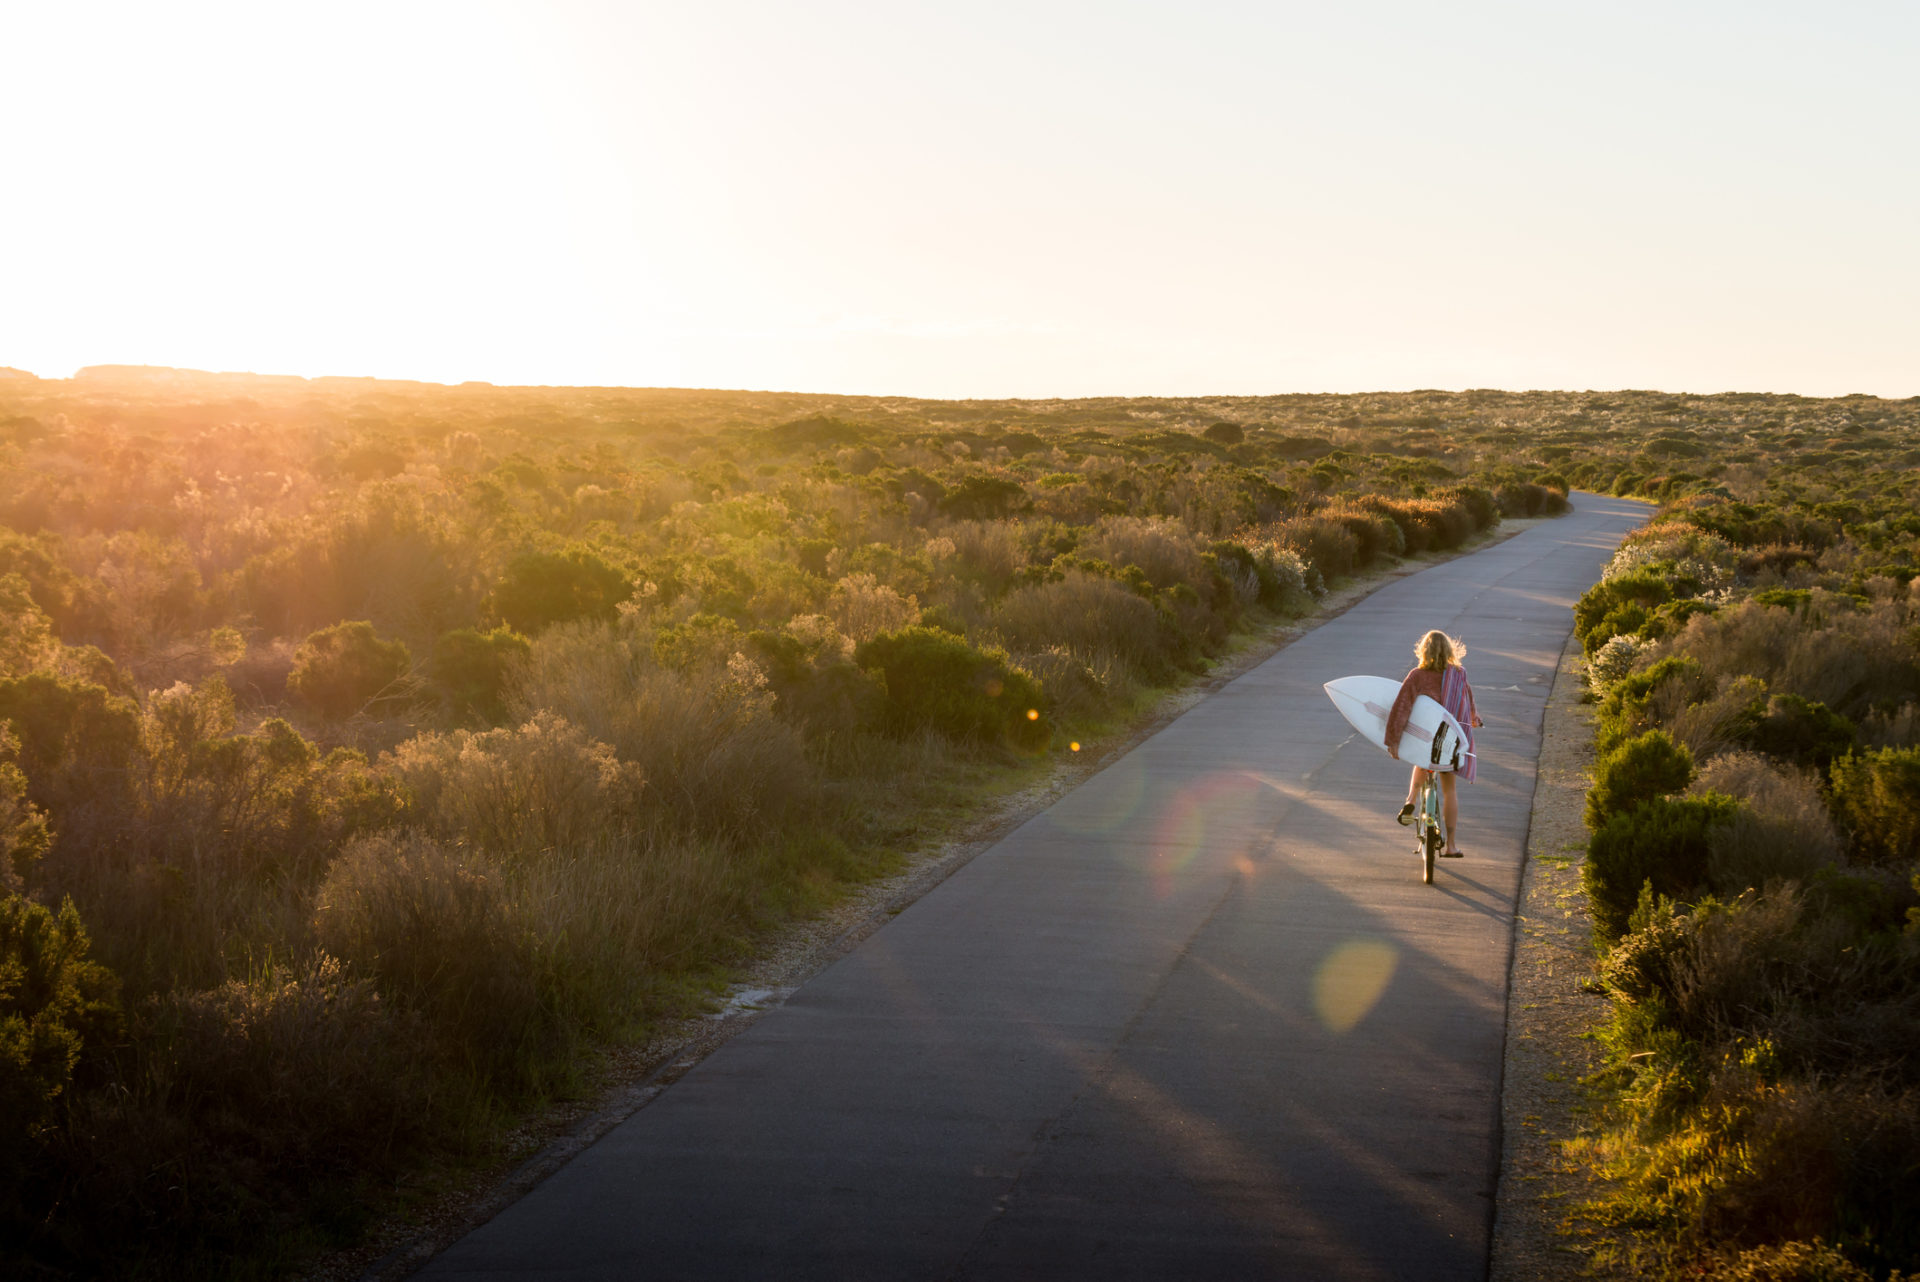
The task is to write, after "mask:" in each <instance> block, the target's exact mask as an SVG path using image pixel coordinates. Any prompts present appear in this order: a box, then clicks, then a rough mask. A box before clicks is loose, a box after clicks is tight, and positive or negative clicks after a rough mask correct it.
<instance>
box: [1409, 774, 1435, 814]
mask: <svg viewBox="0 0 1920 1282" xmlns="http://www.w3.org/2000/svg"><path fill="white" fill-rule="evenodd" d="M1431 773H1432V772H1431V771H1428V770H1422V769H1421V768H1420V767H1419V766H1415V767H1414V768H1413V777H1412V778H1411V779H1408V780H1407V804H1408V805H1409V806H1411V805H1412V804H1413V794H1414V793H1416V792H1419V791H1420V785H1421V784H1422V783H1423V782H1425V780H1426V777H1427V776H1428V775H1429V774H1431Z"/></svg>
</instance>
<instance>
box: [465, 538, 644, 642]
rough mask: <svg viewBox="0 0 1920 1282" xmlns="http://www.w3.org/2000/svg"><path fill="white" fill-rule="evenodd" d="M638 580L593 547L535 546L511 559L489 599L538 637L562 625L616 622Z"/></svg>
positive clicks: (510, 622)
mask: <svg viewBox="0 0 1920 1282" xmlns="http://www.w3.org/2000/svg"><path fill="white" fill-rule="evenodd" d="M632 595H633V584H632V582H631V581H629V579H628V577H627V576H626V575H625V574H623V573H622V572H621V571H620V570H618V569H617V568H615V567H614V566H612V565H609V564H608V563H607V562H606V561H605V560H604V559H603V558H602V557H601V556H600V555H599V554H598V553H597V552H594V551H593V550H592V549H591V548H586V547H581V546H579V545H578V544H575V545H573V546H571V547H567V548H565V549H563V550H561V551H557V552H555V551H540V550H529V551H525V552H520V553H518V554H516V555H515V556H514V557H513V559H512V560H510V561H508V562H507V567H506V571H505V573H504V574H502V575H501V577H500V581H499V582H498V583H496V584H494V586H493V592H492V594H491V595H490V596H489V597H488V602H489V604H490V605H491V606H492V608H493V612H494V613H495V614H496V615H498V616H499V617H500V618H501V619H502V620H503V621H504V622H505V623H506V625H507V626H508V627H509V628H512V629H513V630H514V631H515V632H518V633H520V634H522V635H523V636H533V635H535V634H536V633H538V632H539V631H540V630H541V629H543V628H548V627H551V626H553V625H554V624H556V623H571V622H574V621H575V620H598V621H599V622H602V623H611V622H612V621H613V618H614V616H615V614H616V612H617V611H618V608H619V605H620V603H621V602H622V601H625V600H627V599H628V598H629V597H630V596H632Z"/></svg>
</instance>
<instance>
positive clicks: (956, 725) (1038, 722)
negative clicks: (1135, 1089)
mask: <svg viewBox="0 0 1920 1282" xmlns="http://www.w3.org/2000/svg"><path fill="white" fill-rule="evenodd" d="M853 658H854V662H855V663H858V664H859V665H860V666H861V667H864V668H875V669H878V670H879V672H880V673H881V675H882V677H883V678H884V679H885V681H886V687H887V703H886V714H885V715H886V726H887V729H888V730H889V731H891V732H892V733H894V734H896V735H906V734H916V733H919V732H921V731H926V730H931V731H933V732H935V733H937V734H941V735H945V736H947V737H948V738H950V739H960V740H972V741H978V742H987V743H1007V744H1011V745H1015V746H1019V747H1025V748H1031V747H1037V746H1039V745H1040V744H1043V743H1045V742H1046V738H1047V735H1048V734H1049V729H1048V724H1047V720H1046V712H1047V708H1046V699H1045V696H1044V694H1043V692H1042V691H1041V689H1040V683H1039V682H1037V681H1035V680H1034V679H1033V677H1032V676H1031V675H1029V674H1028V673H1027V672H1025V671H1023V670H1022V669H1020V668H1017V667H1014V666H1013V664H1012V661H1011V660H1010V659H1008V657H1007V652H1006V651H1005V650H1002V649H1000V648H999V647H997V646H993V647H988V648H985V649H977V648H975V647H974V646H972V645H969V644H968V643H967V641H966V640H965V639H964V638H961V637H957V636H955V635H953V634H952V633H951V632H943V631H941V630H940V629H939V628H922V627H915V628H903V629H901V630H900V631H898V632H884V633H882V634H880V635H879V636H877V637H875V638H873V640H871V641H868V642H865V643H864V644H862V645H861V646H860V647H859V649H857V650H855V651H854V655H853Z"/></svg>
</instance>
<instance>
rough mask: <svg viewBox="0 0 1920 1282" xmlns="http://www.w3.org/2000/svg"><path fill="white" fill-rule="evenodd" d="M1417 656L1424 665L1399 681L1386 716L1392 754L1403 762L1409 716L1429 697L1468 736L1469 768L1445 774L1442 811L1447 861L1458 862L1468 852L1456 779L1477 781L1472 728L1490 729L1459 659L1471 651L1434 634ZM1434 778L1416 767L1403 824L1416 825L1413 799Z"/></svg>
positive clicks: (1417, 650)
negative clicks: (1401, 747)
mask: <svg viewBox="0 0 1920 1282" xmlns="http://www.w3.org/2000/svg"><path fill="white" fill-rule="evenodd" d="M1414 655H1415V656H1416V657H1417V658H1418V659H1419V660H1420V665H1419V666H1418V667H1416V668H1414V669H1413V671H1411V672H1409V673H1407V676H1406V679H1405V680H1404V681H1402V682H1401V683H1400V697H1399V698H1397V699H1395V700H1394V701H1393V709H1392V711H1390V712H1389V713H1388V714H1387V751H1388V752H1390V753H1392V754H1393V758H1394V760H1395V761H1398V760H1399V759H1400V751H1399V744H1400V736H1401V734H1403V733H1404V732H1405V731H1406V728H1407V718H1408V717H1409V716H1411V715H1412V713H1413V701H1414V700H1415V699H1417V698H1419V697H1420V696H1421V695H1423V694H1424V695H1426V696H1427V697H1428V698H1430V699H1432V700H1433V701H1434V702H1435V703H1438V704H1439V705H1440V706H1441V707H1443V708H1445V709H1446V710H1447V711H1448V712H1450V713H1452V714H1453V717H1454V720H1456V721H1458V722H1459V723H1460V726H1461V728H1462V729H1463V730H1465V731H1466V732H1467V752H1468V753H1469V755H1468V757H1467V760H1466V764H1465V765H1464V766H1462V767H1461V768H1460V769H1459V770H1448V771H1443V772H1442V773H1441V775H1440V796H1441V805H1442V812H1443V814H1444V816H1445V819H1446V824H1447V858H1449V859H1458V858H1459V857H1460V856H1461V854H1462V853H1463V852H1462V851H1461V849H1460V827H1459V823H1458V818H1459V813H1460V807H1459V804H1458V802H1457V801H1456V799H1455V797H1454V782H1453V781H1454V776H1455V775H1463V776H1465V777H1466V780H1467V782H1468V783H1472V782H1473V764H1474V759H1473V757H1472V755H1470V754H1471V753H1472V752H1473V727H1475V726H1479V725H1485V724H1486V723H1485V722H1483V721H1481V720H1480V716H1479V714H1478V713H1477V712H1475V711H1474V707H1473V687H1472V686H1470V685H1468V684H1467V671H1466V669H1465V668H1462V667H1461V666H1460V661H1461V660H1462V659H1464V658H1466V657H1467V647H1465V646H1464V645H1461V644H1460V643H1459V642H1458V641H1456V640H1454V639H1453V638H1452V637H1450V636H1448V635H1447V634H1446V633H1444V632H1429V633H1427V635H1425V636H1423V637H1421V638H1420V644H1419V645H1417V646H1415V647H1414ZM1432 774H1433V771H1431V770H1422V769H1420V767H1418V766H1415V767H1414V768H1413V777H1412V778H1411V779H1409V780H1408V781H1407V804H1406V805H1404V806H1402V807H1401V808H1400V822H1401V823H1403V824H1406V823H1412V822H1413V797H1414V793H1415V792H1417V791H1418V790H1419V788H1420V785H1421V784H1422V783H1424V782H1425V781H1426V780H1427V779H1428V778H1430V777H1431V776H1432Z"/></svg>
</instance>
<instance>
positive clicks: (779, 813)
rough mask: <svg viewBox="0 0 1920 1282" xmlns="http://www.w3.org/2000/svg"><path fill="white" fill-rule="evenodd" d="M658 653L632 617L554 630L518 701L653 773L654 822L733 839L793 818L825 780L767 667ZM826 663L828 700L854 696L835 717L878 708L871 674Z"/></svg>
mask: <svg viewBox="0 0 1920 1282" xmlns="http://www.w3.org/2000/svg"><path fill="white" fill-rule="evenodd" d="M742 644H743V645H746V646H748V647H749V648H754V649H758V647H756V646H754V645H753V643H752V642H751V641H750V640H747V639H746V638H742ZM822 644H823V645H824V644H825V643H824V642H823V643H822ZM653 651H654V646H653V638H652V637H651V635H650V634H649V633H648V632H647V631H646V630H645V629H642V628H636V627H632V626H629V625H625V624H623V625H621V626H620V627H604V626H599V625H591V624H563V625H561V626H559V627H555V628H552V629H549V630H548V631H547V632H546V633H544V634H543V635H541V636H540V637H538V638H536V639H535V641H534V643H533V655H532V658H531V659H530V660H529V661H528V664H527V668H526V672H525V674H524V675H523V676H522V677H521V678H520V679H519V681H518V682H517V683H516V686H515V689H514V692H513V695H512V698H511V699H510V700H509V703H510V706H511V708H512V709H513V710H514V711H515V714H516V715H518V716H521V717H525V718H532V717H534V716H536V715H537V714H539V713H540V712H541V711H542V710H548V711H551V712H552V713H554V714H556V715H558V716H560V717H563V718H565V719H566V720H567V721H568V722H570V723H571V724H573V725H575V726H577V727H579V728H580V729H581V730H582V731H584V732H585V733H586V735H588V736H589V737H590V738H592V739H595V740H598V741H600V742H602V743H605V744H607V745H609V746H611V747H612V749H613V752H614V754H615V756H616V757H617V758H618V759H619V760H620V761H621V762H623V763H626V764H629V765H631V766H633V767H635V768H636V769H637V771H638V774H639V777H640V778H642V779H644V780H645V781H646V791H645V793H644V796H643V803H644V804H643V805H642V806H641V807H640V817H641V819H642V821H643V822H644V824H645V825H646V826H648V827H652V826H656V825H665V826H666V827H668V828H670V829H678V830H680V831H683V832H692V833H696V834H699V835H701V836H704V837H709V838H714V839H718V840H723V841H729V842H733V841H737V840H740V839H742V838H747V837H756V838H757V835H758V834H763V833H765V832H766V831H768V830H770V829H777V828H779V827H781V826H783V825H785V824H787V823H789V822H792V821H793V820H794V819H795V818H796V816H798V815H799V814H800V813H801V812H802V811H803V810H804V809H805V808H806V798H807V797H808V796H809V795H810V793H811V790H812V788H813V785H814V782H815V780H816V778H817V776H816V773H815V771H814V768H813V766H812V765H811V764H809V762H808V760H807V757H806V748H805V744H804V742H803V740H802V739H801V736H800V732H799V730H798V729H796V722H797V721H798V718H792V719H789V718H785V717H776V716H775V715H774V707H775V701H776V698H777V691H776V689H775V688H773V686H772V684H771V682H770V681H769V679H768V676H767V674H766V673H765V672H764V671H762V670H761V669H760V668H759V666H758V665H757V664H754V663H752V662H750V661H748V660H746V659H745V656H744V655H742V656H740V658H741V661H740V662H739V663H734V661H733V659H732V658H731V657H730V658H729V659H728V660H727V664H728V666H706V665H705V664H704V663H703V664H700V665H695V666H692V667H689V668H687V669H686V670H683V671H677V670H670V669H665V668H662V667H660V666H659V664H658V662H657V661H656V659H655V658H654V654H653ZM821 666H822V668H823V670H824V675H823V677H822V680H823V681H824V682H825V683H827V685H828V687H829V688H828V689H827V690H825V691H823V692H822V698H823V700H828V701H833V700H835V699H836V698H837V696H836V695H835V693H834V692H835V690H838V691H839V693H840V694H844V695H845V703H844V704H839V703H835V704H834V706H833V708H832V711H833V713H834V715H839V714H840V713H843V712H848V711H851V712H854V713H860V714H864V709H866V708H867V707H868V706H872V705H877V703H878V699H879V696H878V694H877V693H876V692H870V691H869V690H868V688H867V687H865V686H864V685H862V684H860V682H861V680H863V679H861V678H854V677H852V676H851V674H849V678H848V679H846V680H843V679H842V678H841V677H840V676H839V675H837V674H835V673H834V672H833V671H832V670H833V669H834V668H835V667H836V666H837V662H836V660H835V659H833V658H829V657H827V656H825V655H823V656H822V659H821Z"/></svg>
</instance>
